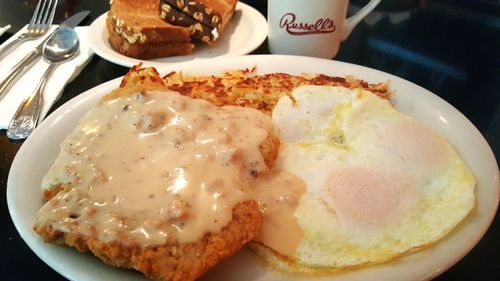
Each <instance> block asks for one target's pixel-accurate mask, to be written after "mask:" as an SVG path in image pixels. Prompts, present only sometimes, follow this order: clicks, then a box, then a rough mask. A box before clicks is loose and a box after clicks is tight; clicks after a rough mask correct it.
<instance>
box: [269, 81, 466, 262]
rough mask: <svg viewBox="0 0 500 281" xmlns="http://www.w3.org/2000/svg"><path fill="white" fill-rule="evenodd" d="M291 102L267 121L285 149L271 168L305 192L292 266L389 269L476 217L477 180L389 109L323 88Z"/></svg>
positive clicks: (442, 146) (439, 140)
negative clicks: (386, 265)
mask: <svg viewBox="0 0 500 281" xmlns="http://www.w3.org/2000/svg"><path fill="white" fill-rule="evenodd" d="M292 96H293V99H294V101H292V99H290V97H288V96H284V97H282V98H281V99H280V100H279V102H278V103H277V105H276V107H275V109H274V111H273V116H272V118H273V122H274V124H275V126H276V129H277V131H278V134H279V136H280V138H281V140H282V143H283V144H282V150H281V151H280V154H279V157H278V161H277V166H276V168H277V169H281V170H285V171H287V172H291V173H293V174H295V175H297V176H298V177H300V178H301V179H302V180H304V182H305V183H306V186H307V191H306V193H305V194H304V195H303V196H302V199H301V201H300V204H299V207H298V208H297V210H296V212H295V216H296V219H297V222H298V224H299V226H300V227H301V229H302V231H303V237H302V240H301V242H300V244H299V246H298V248H297V250H296V252H295V253H294V254H293V255H291V256H289V257H288V259H290V260H293V261H294V263H296V264H297V265H298V266H307V267H312V268H325V269H332V268H344V267H351V266H357V265H363V264H373V263H380V262H383V261H387V260H390V259H392V258H395V257H397V256H400V255H401V254H402V253H405V252H409V251H412V250H415V249H418V248H422V247H423V246H425V245H428V244H430V243H433V242H434V241H437V240H439V239H440V238H442V237H443V236H444V235H446V234H447V233H448V232H450V231H451V230H452V229H453V228H454V227H455V226H456V225H457V224H458V223H460V221H462V220H463V219H464V218H465V217H466V216H467V214H469V213H470V212H471V210H472V209H473V207H474V187H475V179H474V177H473V175H472V174H471V172H470V170H469V169H468V168H467V166H466V165H465V164H464V162H463V161H462V160H461V158H460V157H459V155H458V154H457V153H456V151H455V150H454V149H453V148H452V146H451V145H450V144H449V143H448V142H447V141H446V140H445V139H444V138H443V137H441V136H439V135H438V134H436V133H435V132H433V131H432V130H430V129H428V128H426V127H425V126H423V125H421V124H420V123H418V122H417V121H416V120H415V119H414V118H412V117H410V116H407V115H405V114H403V113H400V112H398V111H397V110H395V109H394V107H393V106H392V105H391V103H390V102H389V101H387V100H384V99H382V98H380V97H378V96H376V95H374V94H373V93H371V92H368V91H364V90H361V89H347V88H343V87H330V86H302V87H299V88H297V89H296V90H294V91H293V93H292ZM270 260H271V261H272V260H275V261H276V259H270ZM275 265H277V263H276V262H275ZM277 266H279V265H277Z"/></svg>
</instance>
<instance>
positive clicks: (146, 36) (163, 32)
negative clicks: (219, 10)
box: [108, 0, 190, 43]
mask: <svg viewBox="0 0 500 281" xmlns="http://www.w3.org/2000/svg"><path fill="white" fill-rule="evenodd" d="M159 7H160V6H159V1H156V0H143V1H135V0H114V1H113V2H112V4H111V7H110V10H109V13H108V17H109V18H110V19H111V21H112V24H111V25H108V28H113V29H114V31H115V33H117V34H119V35H120V36H122V37H123V38H124V39H126V40H128V41H129V43H136V42H139V43H158V42H162V43H163V42H189V41H190V34H189V30H188V29H187V28H185V27H182V26H176V25H172V24H169V23H167V22H165V21H163V20H162V19H161V18H160V16H159V13H158V11H159ZM108 30H109V29H108Z"/></svg>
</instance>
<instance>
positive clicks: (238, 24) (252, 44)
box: [88, 2, 267, 67]
mask: <svg viewBox="0 0 500 281" xmlns="http://www.w3.org/2000/svg"><path fill="white" fill-rule="evenodd" d="M106 16H107V13H105V14H103V15H101V16H100V17H98V18H97V19H96V20H95V21H94V22H93V23H92V24H91V25H90V30H89V32H88V34H89V37H88V39H89V42H90V47H91V48H92V49H93V50H94V52H95V53H96V54H97V55H99V56H100V57H102V58H104V59H105V60H108V61H110V62H113V63H116V64H119V65H122V66H125V67H131V66H133V65H136V64H138V63H140V62H142V63H143V65H145V66H155V67H158V66H160V65H161V64H164V63H174V62H184V61H190V60H198V59H207V58H214V57H221V56H229V55H232V56H235V55H246V54H249V53H251V52H252V51H253V50H255V49H257V48H258V47H259V46H260V45H261V44H262V42H264V40H266V37H267V21H266V18H265V17H264V16H263V15H262V14H261V13H260V12H259V11H257V10H255V9H254V8H252V7H251V6H249V5H247V4H245V3H241V2H238V4H237V5H236V10H235V12H234V15H233V18H232V19H231V21H230V22H229V24H228V26H227V27H226V29H225V30H224V33H223V34H222V35H221V37H220V38H219V39H218V41H217V44H216V45H215V46H213V47H210V46H207V45H205V44H197V45H196V47H195V49H194V50H193V53H192V54H190V55H185V56H175V57H166V58H158V59H151V60H141V59H135V58H131V57H127V56H124V55H122V54H120V53H118V52H116V51H115V50H114V49H113V48H112V47H111V45H110V44H109V42H108V31H107V29H106Z"/></svg>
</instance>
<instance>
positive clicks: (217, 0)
mask: <svg viewBox="0 0 500 281" xmlns="http://www.w3.org/2000/svg"><path fill="white" fill-rule="evenodd" d="M237 2H238V0H161V4H160V17H161V18H162V19H163V20H165V21H166V22H168V23H170V24H174V25H179V26H183V27H187V28H188V29H189V31H190V34H191V37H192V38H193V39H195V40H197V41H201V42H204V43H207V44H209V45H213V44H215V42H216V40H217V39H218V38H219V37H220V35H221V34H222V33H223V32H224V29H225V28H226V26H227V24H228V23H229V20H230V19H231V17H232V15H233V14H234V9H235V7H236V3H237Z"/></svg>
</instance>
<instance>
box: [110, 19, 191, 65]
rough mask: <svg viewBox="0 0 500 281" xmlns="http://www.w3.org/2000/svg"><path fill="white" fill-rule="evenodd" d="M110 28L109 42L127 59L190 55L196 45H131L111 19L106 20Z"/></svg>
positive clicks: (136, 43) (155, 43) (182, 43)
mask: <svg viewBox="0 0 500 281" xmlns="http://www.w3.org/2000/svg"><path fill="white" fill-rule="evenodd" d="M106 25H107V26H108V35H109V37H108V41H109V44H110V45H111V46H112V47H113V49H114V50H116V51H117V52H119V53H120V54H123V55H125V56H127V57H133V58H138V59H152V58H162V57H171V56H178V55H187V54H190V53H191V52H192V50H193V48H194V44H192V43H189V42H153V43H139V42H134V43H131V42H130V41H129V40H127V39H125V38H124V37H123V36H120V35H119V34H118V33H116V31H115V29H114V28H113V27H112V26H113V20H112V19H111V18H107V19H106Z"/></svg>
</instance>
